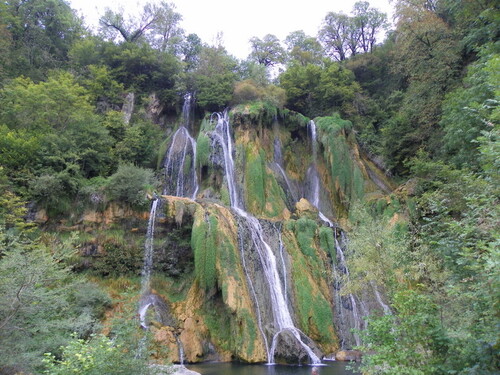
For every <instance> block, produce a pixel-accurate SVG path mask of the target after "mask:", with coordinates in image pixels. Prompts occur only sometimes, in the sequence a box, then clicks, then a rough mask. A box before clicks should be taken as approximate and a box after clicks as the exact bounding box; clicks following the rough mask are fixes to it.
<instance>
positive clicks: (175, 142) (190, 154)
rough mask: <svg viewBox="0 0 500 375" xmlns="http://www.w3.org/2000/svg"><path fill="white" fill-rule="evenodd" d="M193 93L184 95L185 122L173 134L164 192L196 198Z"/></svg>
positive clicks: (196, 179) (166, 166)
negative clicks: (191, 119)
mask: <svg viewBox="0 0 500 375" xmlns="http://www.w3.org/2000/svg"><path fill="white" fill-rule="evenodd" d="M191 101H192V96H191V94H189V93H188V94H186V95H185V96H184V105H183V107H182V121H183V124H182V126H181V127H179V129H177V131H176V132H175V133H174V135H173V136H172V142H171V143H170V148H169V149H168V152H167V156H166V158H165V161H164V163H163V167H164V169H165V182H166V183H165V189H164V191H163V193H164V194H167V195H174V196H176V197H187V198H191V199H196V194H198V189H199V185H198V176H197V174H196V140H195V139H194V138H193V137H191V135H190V134H189V131H188V128H189V124H190V113H191Z"/></svg>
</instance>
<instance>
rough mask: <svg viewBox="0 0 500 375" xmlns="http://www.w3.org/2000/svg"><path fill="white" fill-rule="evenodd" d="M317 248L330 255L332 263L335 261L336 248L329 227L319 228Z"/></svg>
mask: <svg viewBox="0 0 500 375" xmlns="http://www.w3.org/2000/svg"><path fill="white" fill-rule="evenodd" d="M318 235H319V246H320V247H321V249H323V251H324V252H326V253H327V254H329V255H330V258H331V259H332V261H333V262H335V261H336V259H337V248H336V246H335V238H334V237H333V230H332V228H329V227H320V228H319V232H318Z"/></svg>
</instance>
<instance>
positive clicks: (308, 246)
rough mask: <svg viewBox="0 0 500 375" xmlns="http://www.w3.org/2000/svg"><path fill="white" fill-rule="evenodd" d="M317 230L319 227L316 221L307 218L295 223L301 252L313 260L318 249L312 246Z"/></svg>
mask: <svg viewBox="0 0 500 375" xmlns="http://www.w3.org/2000/svg"><path fill="white" fill-rule="evenodd" d="M317 228H318V225H317V224H316V222H315V221H314V220H311V219H308V218H305V217H302V218H300V219H299V220H297V221H296V223H295V234H296V235H297V242H298V243H299V246H300V250H301V251H302V252H303V253H304V255H306V256H308V257H311V258H316V249H315V248H314V247H313V246H312V245H313V242H312V241H313V238H314V235H315V233H316V229H317Z"/></svg>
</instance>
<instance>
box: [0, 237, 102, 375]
mask: <svg viewBox="0 0 500 375" xmlns="http://www.w3.org/2000/svg"><path fill="white" fill-rule="evenodd" d="M7 238H8V241H6V240H7ZM74 251H75V250H74V249H72V248H71V244H70V243H67V242H64V243H57V242H53V241H51V242H49V244H48V245H47V246H46V245H44V244H43V243H42V242H41V241H40V239H37V238H35V239H34V240H29V239H28V237H27V236H20V235H16V236H9V237H6V232H5V231H4V229H3V228H0V254H2V258H1V259H0V297H1V299H2V301H3V302H4V303H2V304H1V306H0V356H1V357H2V364H3V365H18V366H21V368H23V369H24V370H26V371H33V370H34V369H35V368H36V367H38V366H39V365H40V363H41V360H42V353H44V352H47V351H50V352H53V353H58V348H59V346H61V345H62V344H65V343H66V341H67V339H68V337H69V335H70V333H71V332H77V334H78V335H79V336H80V337H85V336H87V335H88V334H90V333H92V332H94V331H95V330H96V329H98V328H99V322H98V319H99V318H100V317H101V316H102V313H103V308H104V307H105V306H107V305H108V304H109V298H108V297H107V296H106V295H105V294H104V293H102V292H101V291H100V290H99V289H98V288H96V286H95V285H93V284H90V283H88V282H85V281H81V280H79V279H78V278H75V276H73V275H72V274H71V273H70V271H69V269H68V268H67V267H65V265H64V261H65V260H66V259H67V257H68V255H70V254H71V253H73V252H74Z"/></svg>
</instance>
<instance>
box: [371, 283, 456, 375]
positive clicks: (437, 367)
mask: <svg viewBox="0 0 500 375" xmlns="http://www.w3.org/2000/svg"><path fill="white" fill-rule="evenodd" d="M393 308H394V309H395V310H396V311H395V314H394V315H385V316H383V317H379V318H371V319H369V321H368V327H369V328H368V330H367V332H366V333H364V334H362V336H363V342H364V345H363V349H365V350H369V351H370V350H372V351H374V353H375V354H367V355H364V356H363V363H362V365H361V371H363V373H366V374H388V375H389V374H390V375H400V374H407V375H427V374H428V375H431V374H433V375H434V374H444V373H446V372H445V371H444V369H443V368H442V366H441V365H442V363H443V362H444V360H445V359H446V355H447V350H448V340H447V338H446V336H445V333H444V329H443V327H442V325H441V321H440V317H439V310H438V306H437V305H436V304H435V303H434V302H433V301H432V299H431V298H429V297H428V296H426V295H424V294H420V293H418V292H416V291H413V290H407V291H404V292H399V293H397V294H395V296H394V304H393Z"/></svg>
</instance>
